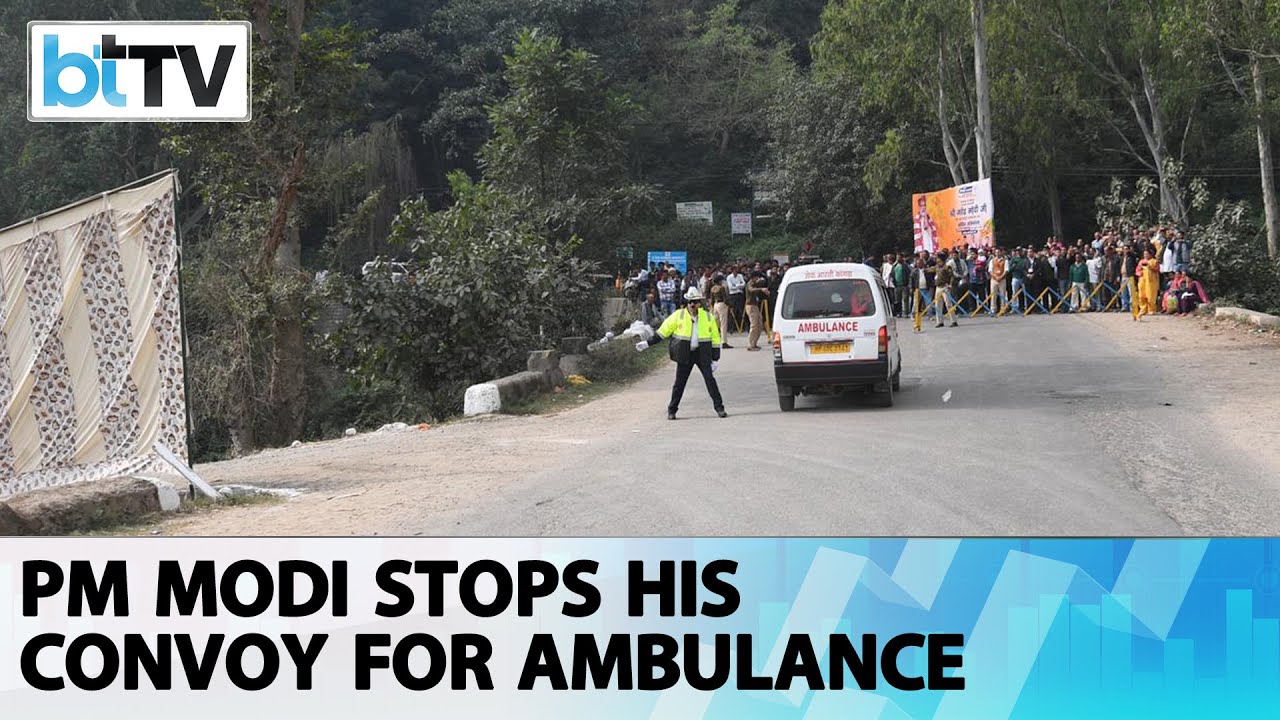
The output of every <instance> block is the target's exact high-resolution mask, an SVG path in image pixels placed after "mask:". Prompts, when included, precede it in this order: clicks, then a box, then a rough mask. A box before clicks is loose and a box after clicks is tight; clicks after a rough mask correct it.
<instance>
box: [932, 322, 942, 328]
mask: <svg viewBox="0 0 1280 720" xmlns="http://www.w3.org/2000/svg"><path fill="white" fill-rule="evenodd" d="M934 327H943V324H942V323H938V324H937V325H935V326H934Z"/></svg>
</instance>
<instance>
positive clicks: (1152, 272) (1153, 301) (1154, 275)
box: [1133, 250, 1160, 320]
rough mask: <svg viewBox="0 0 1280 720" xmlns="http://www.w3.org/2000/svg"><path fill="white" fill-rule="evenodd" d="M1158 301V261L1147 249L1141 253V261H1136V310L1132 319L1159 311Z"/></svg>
mask: <svg viewBox="0 0 1280 720" xmlns="http://www.w3.org/2000/svg"><path fill="white" fill-rule="evenodd" d="M1159 302H1160V263H1159V262H1157V261H1156V259H1155V258H1154V257H1153V256H1152V255H1151V251H1150V250H1148V251H1146V252H1144V253H1142V262H1140V263H1138V312H1137V313H1136V314H1135V315H1134V316H1133V319H1134V320H1137V319H1138V318H1140V317H1142V316H1143V315H1152V314H1154V313H1156V312H1159V309H1160V307H1159Z"/></svg>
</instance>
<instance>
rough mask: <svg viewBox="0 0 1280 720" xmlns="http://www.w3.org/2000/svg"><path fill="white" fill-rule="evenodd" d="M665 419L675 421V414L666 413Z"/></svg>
mask: <svg viewBox="0 0 1280 720" xmlns="http://www.w3.org/2000/svg"><path fill="white" fill-rule="evenodd" d="M667 419H668V420H675V419H676V414H675V413H673V412H669V413H667Z"/></svg>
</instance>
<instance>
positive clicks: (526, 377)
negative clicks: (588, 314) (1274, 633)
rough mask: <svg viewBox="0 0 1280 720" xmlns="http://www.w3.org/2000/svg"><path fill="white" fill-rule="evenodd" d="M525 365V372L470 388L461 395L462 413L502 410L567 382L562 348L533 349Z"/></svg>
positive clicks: (472, 414)
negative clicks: (561, 355) (562, 364)
mask: <svg viewBox="0 0 1280 720" xmlns="http://www.w3.org/2000/svg"><path fill="white" fill-rule="evenodd" d="M525 366H526V367H527V369H526V370H525V371H523V372H518V373H516V374H514V375H508V376H506V377H501V378H498V379H497V380H492V381H490V382H487V383H479V384H478V385H472V386H471V387H469V388H467V391H466V393H465V394H464V395H463V398H462V414H463V415H464V416H466V417H475V416H477V415H491V414H493V413H498V412H502V408H503V407H507V406H511V405H514V404H516V403H520V402H523V401H525V400H528V399H529V398H532V397H534V396H536V395H538V394H540V393H544V392H551V391H552V390H554V389H555V388H556V387H557V386H559V385H563V384H564V371H562V370H561V369H560V351H559V350H536V351H534V352H531V353H529V359H528V360H527V362H526V364H525Z"/></svg>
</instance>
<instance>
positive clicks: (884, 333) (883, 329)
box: [877, 325, 889, 355]
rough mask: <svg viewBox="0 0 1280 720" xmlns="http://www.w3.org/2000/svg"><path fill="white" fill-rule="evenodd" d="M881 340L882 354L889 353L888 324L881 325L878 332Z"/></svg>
mask: <svg viewBox="0 0 1280 720" xmlns="http://www.w3.org/2000/svg"><path fill="white" fill-rule="evenodd" d="M877 336H878V337H879V340H880V354H881V355H888V354H889V327H888V326H887V325H881V326H880V332H879V333H878V334H877Z"/></svg>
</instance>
